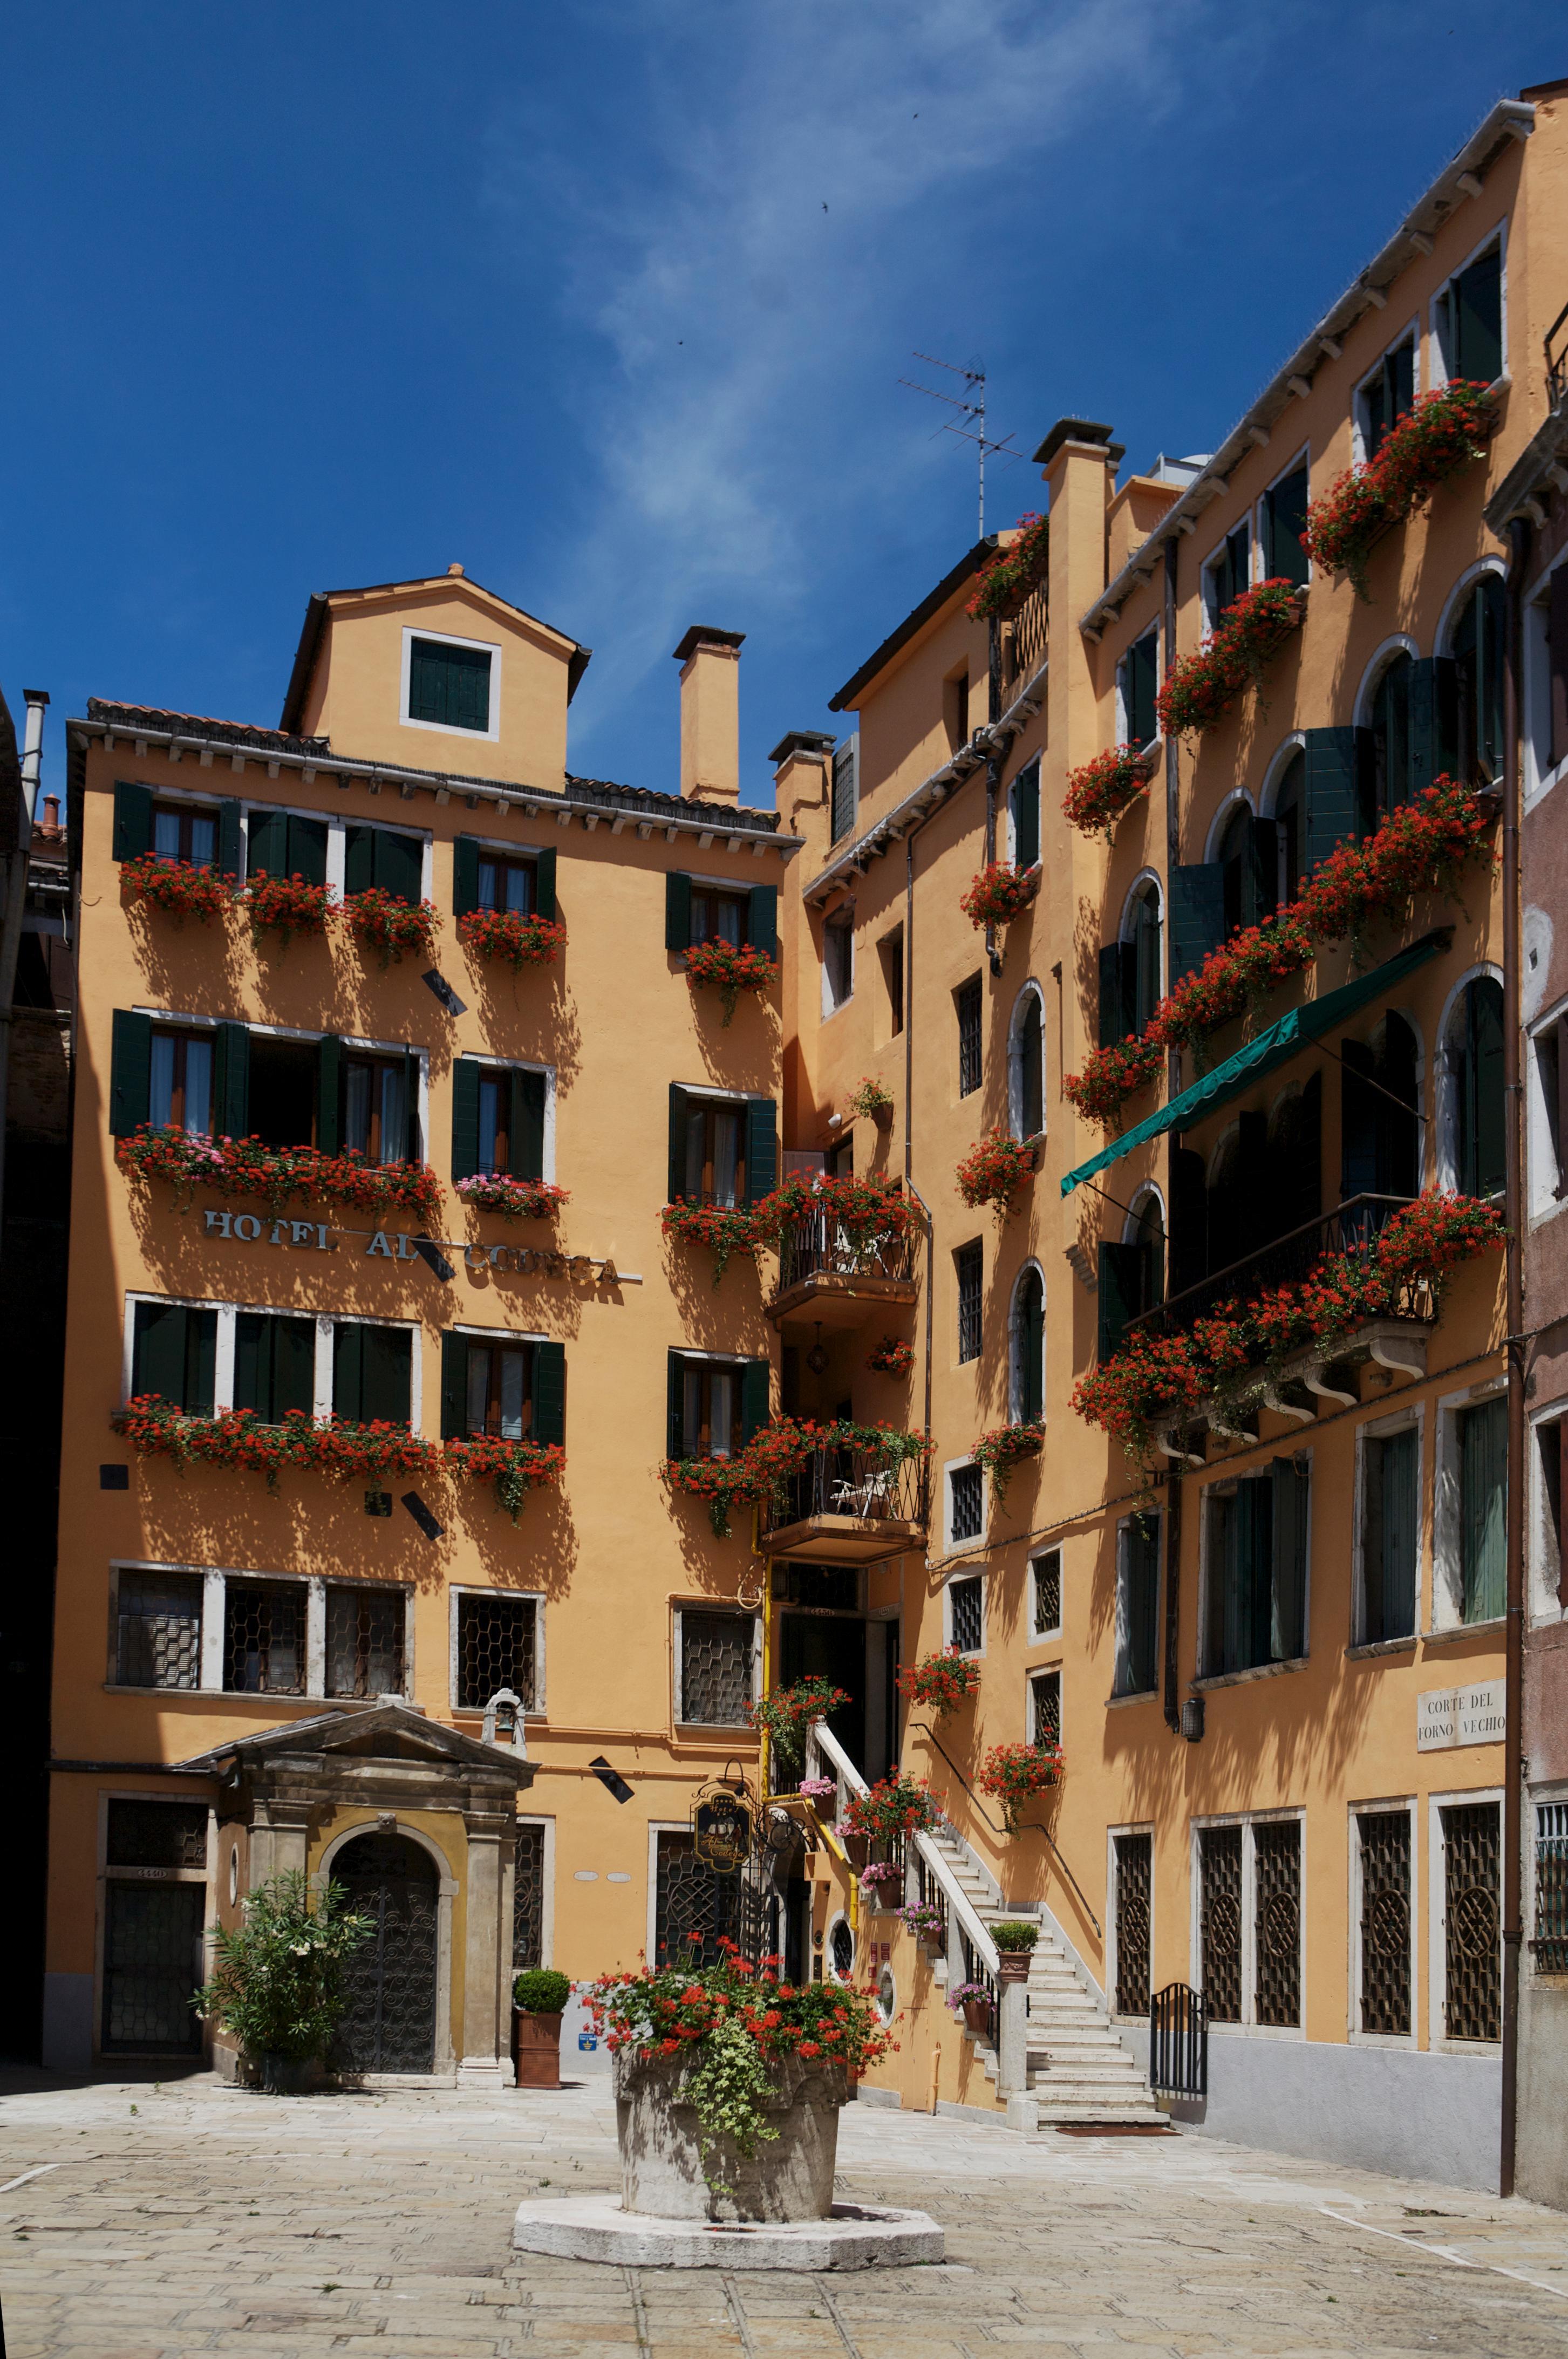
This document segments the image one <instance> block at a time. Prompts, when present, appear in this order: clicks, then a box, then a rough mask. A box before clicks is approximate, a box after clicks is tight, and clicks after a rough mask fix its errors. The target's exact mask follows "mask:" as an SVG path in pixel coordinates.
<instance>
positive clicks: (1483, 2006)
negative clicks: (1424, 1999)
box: [1443, 1802, 1502, 2039]
mask: <svg viewBox="0 0 1568 2359" xmlns="http://www.w3.org/2000/svg"><path fill="white" fill-rule="evenodd" d="M1500 1816H1501V1813H1500V1812H1499V1810H1498V1808H1497V1803H1496V1802H1467V1803H1461V1804H1458V1805H1456V1806H1455V1807H1454V1808H1453V1809H1450V1810H1444V1811H1443V1903H1444V1906H1443V1948H1444V1961H1443V1962H1444V1966H1445V1970H1446V1984H1445V1995H1444V2003H1443V2014H1444V2017H1445V2022H1446V2027H1447V2032H1448V2037H1449V2038H1450V2039H1497V2038H1501V2036H1502V1972H1501V1960H1500V1957H1499V1955H1498V1942H1497V1927H1498V1905H1497V1904H1498V1899H1499V1888H1498V1878H1499V1870H1500V1865H1501V1851H1502V1845H1501V1829H1500V1826H1499V1819H1500Z"/></svg>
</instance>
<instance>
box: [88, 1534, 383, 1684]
mask: <svg viewBox="0 0 1568 2359" xmlns="http://www.w3.org/2000/svg"><path fill="white" fill-rule="evenodd" d="M127 1572H175V1573H187V1574H192V1573H193V1574H196V1575H198V1576H200V1579H201V1649H200V1655H199V1658H198V1660H199V1669H198V1672H197V1679H196V1685H195V1686H194V1687H193V1688H156V1687H139V1686H134V1685H130V1684H127V1683H126V1682H125V1681H123V1680H120V1679H119V1677H118V1676H117V1674H118V1671H119V1668H120V1648H119V1612H120V1577H121V1575H122V1573H127ZM231 1581H239V1582H252V1581H262V1582H271V1583H273V1584H276V1583H278V1582H289V1583H290V1584H298V1585H299V1587H301V1588H303V1590H304V1591H305V1683H304V1686H303V1687H302V1689H301V1690H300V1691H299V1694H298V1695H281V1694H273V1693H270V1692H269V1693H267V1695H266V1696H264V1697H263V1699H262V1701H265V1702H267V1703H268V1704H278V1705H282V1706H289V1705H299V1706H300V1707H303V1706H304V1705H305V1704H307V1703H309V1702H312V1701H314V1702H317V1703H319V1702H321V1701H322V1700H323V1699H324V1700H326V1701H329V1702H330V1701H335V1699H333V1698H331V1697H328V1695H327V1591H328V1590H329V1589H355V1588H365V1589H393V1590H396V1591H397V1593H399V1595H400V1596H401V1597H402V1599H403V1676H404V1681H405V1687H404V1693H405V1694H406V1695H409V1696H411V1695H412V1693H413V1691H414V1619H415V1617H414V1613H413V1600H414V1584H413V1583H412V1582H409V1581H400V1580H399V1579H398V1578H397V1576H396V1574H386V1575H383V1574H379V1573H378V1574H376V1575H374V1576H370V1575H367V1576H365V1577H364V1578H363V1579H362V1580H356V1579H354V1578H350V1577H345V1576H343V1575H342V1574H332V1573H303V1572H293V1571H289V1569H288V1568H287V1567H284V1566H272V1565H263V1566H256V1565H237V1564H225V1565H211V1564H189V1563H180V1562H177V1561H175V1560H173V1559H170V1558H166V1557H114V1558H112V1559H111V1560H110V1563H109V1620H108V1629H107V1633H106V1636H107V1656H106V1662H105V1668H104V1680H103V1685H104V1688H105V1689H106V1690H107V1691H108V1692H109V1693H110V1694H113V1695H139V1696H168V1697H179V1696H191V1697H207V1698H212V1697H215V1696H226V1697H231V1698H233V1697H238V1698H240V1699H241V1701H245V1700H246V1691H245V1690H243V1689H240V1688H230V1687H226V1686H225V1685H224V1683H223V1642H224V1634H225V1630H226V1628H227V1623H228V1585H229V1583H230V1582H231Z"/></svg>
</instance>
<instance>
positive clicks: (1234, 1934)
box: [1198, 1827, 1241, 2023]
mask: <svg viewBox="0 0 1568 2359" xmlns="http://www.w3.org/2000/svg"><path fill="white" fill-rule="evenodd" d="M1198 1874H1199V1939H1200V1941H1201V1944H1202V1949H1203V2003H1204V2005H1205V2006H1206V2007H1207V2008H1208V2011H1209V2020H1210V2022H1211V2023H1239V2022H1240V2021H1241V1829H1240V1828H1239V1827H1204V1828H1203V1829H1201V1831H1200V1832H1199V1835H1198Z"/></svg>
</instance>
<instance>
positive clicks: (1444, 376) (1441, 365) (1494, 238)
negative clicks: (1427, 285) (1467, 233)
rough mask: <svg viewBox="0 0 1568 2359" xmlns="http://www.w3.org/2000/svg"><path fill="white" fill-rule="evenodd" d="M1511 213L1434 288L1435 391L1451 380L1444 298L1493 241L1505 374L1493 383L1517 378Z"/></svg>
mask: <svg viewBox="0 0 1568 2359" xmlns="http://www.w3.org/2000/svg"><path fill="white" fill-rule="evenodd" d="M1508 219H1509V217H1508V214H1507V213H1505V214H1504V215H1503V218H1502V220H1501V221H1500V222H1497V223H1494V224H1493V226H1492V227H1491V228H1490V229H1489V230H1488V231H1487V232H1486V235H1485V237H1482V238H1477V240H1476V242H1475V245H1473V246H1472V247H1471V249H1470V251H1469V253H1468V254H1467V255H1465V257H1464V259H1463V261H1461V262H1460V263H1458V264H1457V265H1456V266H1455V267H1454V269H1453V270H1451V271H1450V272H1449V274H1448V276H1447V277H1446V278H1445V279H1444V280H1443V284H1442V285H1441V286H1440V287H1437V288H1433V290H1432V298H1431V300H1430V302H1429V303H1428V305H1427V315H1426V317H1427V332H1426V345H1427V354H1426V381H1427V389H1428V391H1429V392H1433V393H1435V392H1436V391H1437V389H1438V388H1439V386H1445V385H1446V384H1447V383H1448V355H1447V354H1446V353H1444V351H1443V332H1442V330H1441V328H1440V327H1439V325H1438V321H1439V319H1440V317H1441V314H1442V306H1443V297H1444V296H1445V295H1446V294H1447V292H1448V290H1449V288H1451V287H1452V286H1453V284H1454V280H1455V279H1456V278H1461V277H1464V275H1465V271H1467V270H1468V269H1469V267H1470V265H1471V264H1472V263H1473V262H1479V260H1480V259H1481V256H1482V255H1484V254H1485V253H1486V249H1487V247H1488V246H1491V245H1495V246H1496V247H1497V258H1498V263H1499V269H1498V273H1497V320H1498V327H1499V333H1498V337H1497V352H1498V356H1499V358H1500V360H1501V362H1502V374H1501V375H1498V376H1496V377H1494V378H1493V380H1492V383H1493V385H1494V386H1505V385H1509V384H1511V383H1512V381H1513V380H1512V378H1511V376H1510V375H1509V373H1508Z"/></svg>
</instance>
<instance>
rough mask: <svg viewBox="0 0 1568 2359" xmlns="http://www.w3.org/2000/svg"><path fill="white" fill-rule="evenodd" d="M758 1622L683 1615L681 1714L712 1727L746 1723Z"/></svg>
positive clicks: (731, 1616)
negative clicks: (755, 1629) (755, 1632)
mask: <svg viewBox="0 0 1568 2359" xmlns="http://www.w3.org/2000/svg"><path fill="white" fill-rule="evenodd" d="M753 1636H754V1625H753V1623H752V1619H751V1616H750V1615H749V1614H685V1613H683V1614H681V1719H682V1720H683V1721H695V1722H702V1723H704V1724H705V1725H708V1726H711V1727H715V1728H717V1727H739V1726H743V1725H744V1724H745V1721H746V1705H747V1703H748V1702H749V1701H750V1700H751V1687H752V1680H751V1659H752V1641H753Z"/></svg>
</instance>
